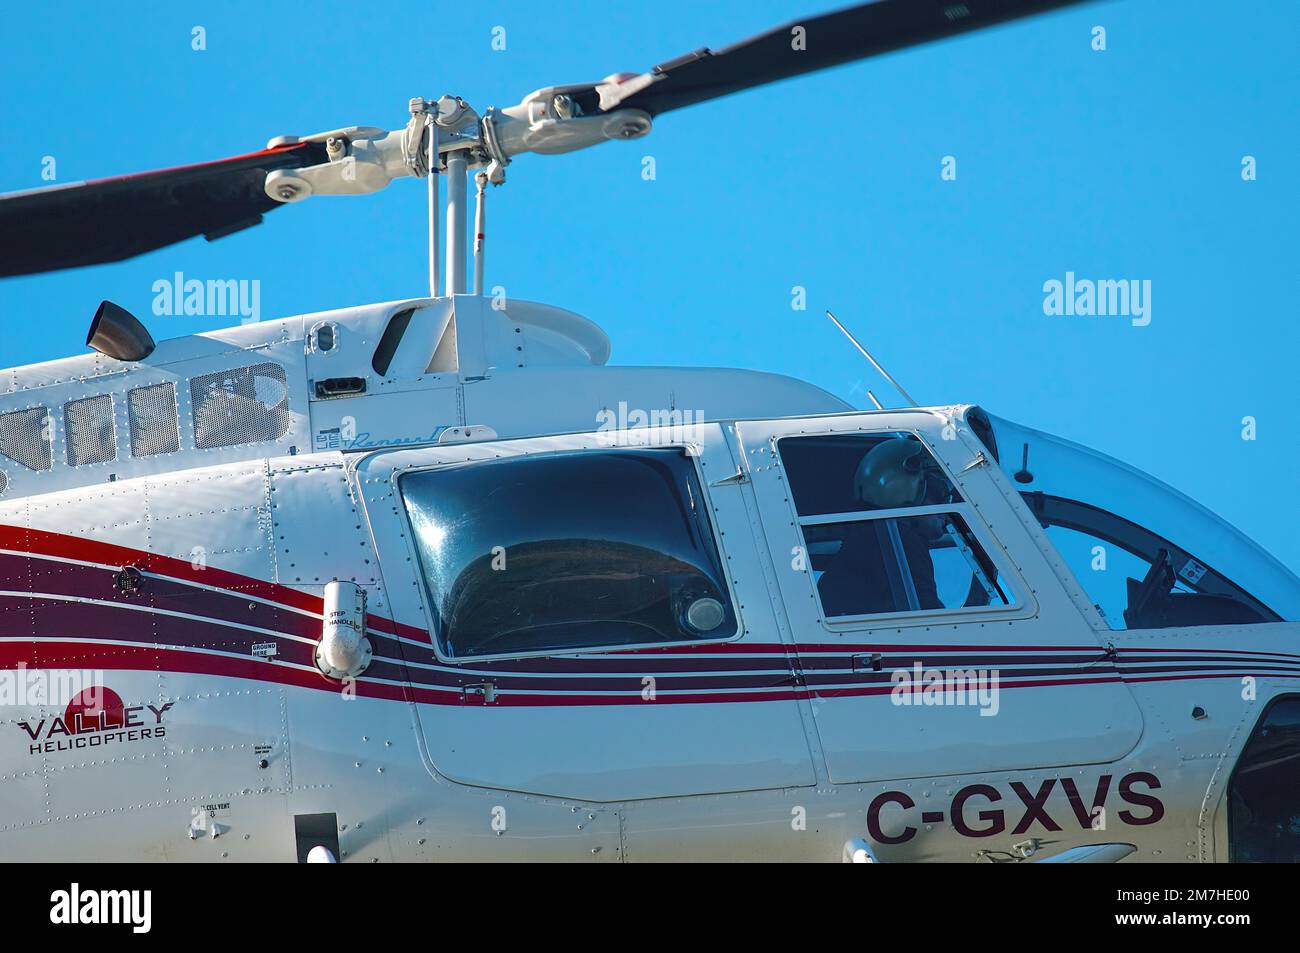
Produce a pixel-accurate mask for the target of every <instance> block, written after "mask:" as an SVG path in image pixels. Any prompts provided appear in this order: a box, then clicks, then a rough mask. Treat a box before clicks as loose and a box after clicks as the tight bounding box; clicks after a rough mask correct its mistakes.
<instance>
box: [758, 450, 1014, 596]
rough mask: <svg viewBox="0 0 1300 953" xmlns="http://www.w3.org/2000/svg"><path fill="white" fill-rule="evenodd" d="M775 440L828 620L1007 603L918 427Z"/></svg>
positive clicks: (966, 513)
mask: <svg viewBox="0 0 1300 953" xmlns="http://www.w3.org/2000/svg"><path fill="white" fill-rule="evenodd" d="M777 446H778V451H779V453H780V456H781V464H782V467H783V468H784V470H785V474H786V479H787V482H788V484H789V487H790V493H791V496H792V497H793V500H794V504H795V510H796V512H797V513H798V516H799V527H800V532H801V533H802V535H803V543H804V553H803V555H802V557H801V558H803V559H804V561H806V564H807V565H806V568H807V569H808V571H810V572H811V573H812V575H813V579H814V580H815V583H816V587H817V596H818V598H819V600H820V601H821V606H822V612H823V614H824V616H825V617H826V618H828V619H834V620H836V621H845V620H848V619H851V618H853V617H869V616H879V615H891V614H901V613H930V612H936V611H944V610H959V609H974V608H980V607H990V606H1006V605H1009V604H1011V602H1012V599H1011V597H1010V595H1009V592H1008V590H1007V589H1006V588H1005V586H1004V583H1003V581H1002V579H1001V578H1000V577H999V574H998V571H997V569H996V567H995V566H994V564H993V562H992V561H991V560H990V559H989V557H988V555H987V554H986V553H985V552H984V550H983V549H982V548H981V546H980V544H979V542H977V541H976V539H975V536H974V534H973V533H972V532H971V530H970V525H969V522H968V518H969V515H970V514H969V511H968V506H967V504H966V503H965V501H964V500H963V499H962V497H961V494H960V493H958V492H957V489H956V488H955V487H954V486H953V485H952V482H951V481H950V480H949V479H948V477H947V475H946V474H945V473H944V472H943V470H942V469H941V468H940V466H939V464H938V462H937V461H936V460H935V458H934V456H933V454H931V453H930V450H929V449H928V448H927V447H926V446H925V445H924V444H923V443H921V441H920V439H919V438H918V437H917V436H916V435H915V434H908V433H875V434H826V435H815V436H805V437H785V438H783V439H782V440H781V441H780V442H779V443H778V445H777ZM797 558H800V557H797Z"/></svg>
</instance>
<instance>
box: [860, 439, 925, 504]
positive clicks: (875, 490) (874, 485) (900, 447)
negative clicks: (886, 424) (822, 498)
mask: <svg viewBox="0 0 1300 953" xmlns="http://www.w3.org/2000/svg"><path fill="white" fill-rule="evenodd" d="M946 489H947V480H945V479H944V476H943V474H942V473H941V472H940V471H939V468H938V466H937V465H936V464H935V462H934V458H932V457H931V456H930V454H929V452H928V451H927V450H926V449H925V447H923V446H922V445H921V443H920V441H918V440H916V439H914V438H912V437H891V438H890V439H888V440H884V441H881V442H880V443H878V444H876V445H875V446H874V447H872V448H871V450H870V451H868V452H867V453H866V454H865V455H864V456H863V457H862V461H861V462H860V463H859V464H858V470H857V473H856V474H854V477H853V495H854V496H855V497H856V498H857V499H859V500H861V501H862V502H863V503H866V504H867V505H868V506H874V507H877V508H879V509H894V508H895V507H902V506H923V505H925V504H927V503H941V502H943V498H944V496H945V491H946Z"/></svg>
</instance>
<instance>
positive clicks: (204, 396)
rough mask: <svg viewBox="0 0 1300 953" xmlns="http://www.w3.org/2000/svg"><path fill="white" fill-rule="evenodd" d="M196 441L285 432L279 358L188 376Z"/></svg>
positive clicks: (225, 443) (217, 443)
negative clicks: (267, 362) (262, 362)
mask: <svg viewBox="0 0 1300 953" xmlns="http://www.w3.org/2000/svg"><path fill="white" fill-rule="evenodd" d="M190 405H191V407H192V409H193V412H194V446H195V447H197V448H198V449H200V450H207V449H211V448H214V447H235V446H239V445H240V444H245V443H261V442H263V441H266V440H279V439H280V438H281V437H283V436H284V435H285V434H286V433H288V432H289V425H290V424H291V423H292V421H293V417H292V415H291V414H290V413H289V388H288V385H287V384H286V382H285V376H284V368H283V367H281V366H280V365H279V364H255V365H253V366H252V367H240V368H235V369H234V370H229V371H218V372H216V373H215V374H203V375H201V376H199V377H195V378H193V379H191V380H190Z"/></svg>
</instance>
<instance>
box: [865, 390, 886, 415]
mask: <svg viewBox="0 0 1300 953" xmlns="http://www.w3.org/2000/svg"><path fill="white" fill-rule="evenodd" d="M867 396H868V397H870V398H871V402H872V403H873V404H875V405H876V410H884V409H885V405H884V404H882V403H881V402H880V400H879V398H877V397H876V395H875V394H873V393H871V388H870V387H868V388H867Z"/></svg>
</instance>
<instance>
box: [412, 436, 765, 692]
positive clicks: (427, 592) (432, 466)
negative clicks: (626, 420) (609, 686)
mask: <svg viewBox="0 0 1300 953" xmlns="http://www.w3.org/2000/svg"><path fill="white" fill-rule="evenodd" d="M502 449H506V448H505V447H504V446H503V448H502ZM627 450H680V451H681V452H682V456H683V457H684V458H685V459H687V460H689V461H690V465H691V469H692V472H693V473H694V474H695V479H696V482H697V484H698V485H699V488H700V499H701V501H702V502H703V504H704V506H703V508H704V510H705V514H704V515H705V519H706V520H707V529H708V532H709V533H710V534H711V536H712V540H713V547H714V551H715V553H716V554H717V557H718V565H719V569H720V571H721V576H722V583H723V585H724V586H725V587H726V593H727V599H728V600H729V608H730V610H731V614H732V617H733V618H734V619H735V620H736V626H735V631H734V632H732V633H731V634H729V635H727V636H726V637H713V638H699V639H681V640H677V641H673V642H638V643H636V644H622V643H620V644H618V645H591V646H581V647H573V646H570V647H566V648H550V649H537V650H535V651H531V652H520V651H516V652H499V653H496V654H494V655H462V656H449V655H447V653H446V652H445V651H444V650H443V645H442V637H441V634H440V632H439V631H438V613H437V610H436V608H435V606H436V600H435V599H434V598H433V590H432V589H431V588H430V586H429V576H428V574H427V573H426V572H425V569H424V562H423V557H422V556H421V554H420V545H419V543H418V542H417V536H416V532H415V525H414V524H413V523H412V521H411V513H410V510H409V508H408V507H407V504H406V495H405V493H404V491H403V489H402V480H403V479H404V478H405V477H406V476H408V475H410V474H416V473H429V472H436V471H438V470H440V469H443V468H444V467H449V466H474V465H475V464H480V463H491V462H493V461H498V460H503V459H512V460H529V459H536V458H538V457H554V456H561V455H570V454H576V453H584V454H597V453H605V452H610V453H617V452H620V451H627ZM390 479H391V481H392V484H393V491H394V493H395V494H396V496H397V500H398V503H399V505H398V506H397V507H396V510H397V515H398V518H399V519H400V520H401V521H402V526H403V528H404V529H405V531H406V532H407V534H408V536H407V538H408V539H409V540H410V549H411V554H412V555H411V564H412V566H413V567H414V570H415V572H416V573H417V575H418V576H419V581H418V585H419V588H420V593H421V601H422V602H423V603H424V611H425V615H426V618H427V619H428V622H429V642H430V644H431V646H432V648H433V652H434V655H435V656H436V657H437V659H438V661H439V663H441V664H444V665H457V666H465V667H473V666H476V665H481V664H483V663H486V662H496V661H507V660H511V659H527V658H558V657H564V656H573V655H591V654H593V653H608V652H636V651H640V650H643V649H673V648H680V647H683V646H700V645H723V644H726V643H728V642H738V641H740V640H741V639H743V638H744V637H745V621H744V618H743V613H742V607H741V604H740V600H739V599H738V598H737V595H736V589H735V585H734V583H733V580H732V578H731V573H730V572H729V571H728V568H727V555H726V551H725V550H724V548H723V544H722V534H721V532H720V531H719V529H718V525H717V520H716V518H715V515H714V508H715V506H714V503H713V500H712V497H711V496H710V494H709V484H708V482H707V480H706V479H705V476H704V472H703V470H702V468H701V466H700V448H699V446H698V445H697V444H693V443H691V442H689V441H674V442H671V443H645V444H629V445H625V446H609V445H607V444H601V443H599V442H597V443H596V444H595V445H592V446H579V447H565V448H557V449H539V450H521V451H517V452H504V453H498V454H496V455H494V456H492V457H488V458H485V459H481V460H439V461H435V462H430V463H427V464H424V463H421V464H416V465H412V466H405V467H399V468H396V469H394V470H393V471H392V475H391V477H390Z"/></svg>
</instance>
